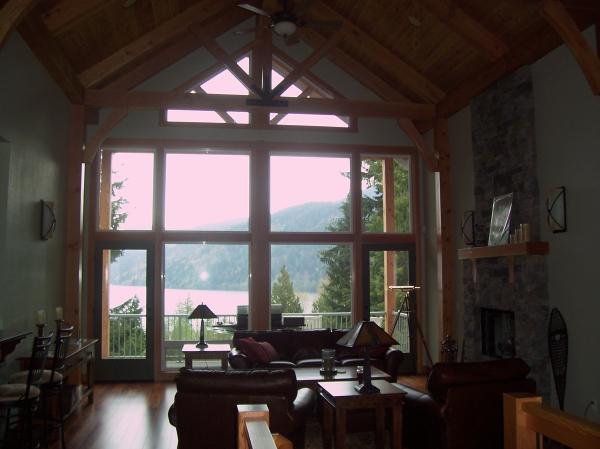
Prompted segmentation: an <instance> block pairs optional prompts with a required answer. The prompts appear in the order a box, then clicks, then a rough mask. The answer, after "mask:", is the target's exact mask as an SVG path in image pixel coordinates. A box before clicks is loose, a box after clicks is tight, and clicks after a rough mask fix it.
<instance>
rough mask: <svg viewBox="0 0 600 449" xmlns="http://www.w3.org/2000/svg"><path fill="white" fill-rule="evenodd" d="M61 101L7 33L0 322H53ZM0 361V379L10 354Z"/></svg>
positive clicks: (0, 106) (0, 88) (1, 67)
mask: <svg viewBox="0 0 600 449" xmlns="http://www.w3.org/2000/svg"><path fill="white" fill-rule="evenodd" d="M68 112H69V105H68V102H67V99H66V98H65V97H64V95H63V94H62V92H61V91H60V89H59V88H58V86H57V85H56V84H55V83H54V81H53V80H52V79H51V78H50V76H49V75H48V74H47V72H46V71H45V69H44V68H43V67H42V66H41V65H40V63H39V62H38V61H37V59H36V58H35V57H34V56H33V54H32V53H31V51H30V50H29V48H28V47H27V45H26V44H25V43H24V42H23V40H22V39H21V37H20V36H19V35H18V34H17V33H14V34H13V35H12V36H11V38H10V39H9V40H8V42H7V43H6V44H5V45H4V47H3V48H1V49H0V176H1V177H2V179H0V189H1V191H0V210H1V212H0V279H1V283H2V284H1V285H2V287H1V288H0V295H1V296H0V298H1V299H0V325H1V327H3V328H4V329H28V330H33V328H34V323H35V321H34V315H35V311H37V310H38V309H45V310H46V314H47V318H48V320H53V319H54V315H55V307H56V306H57V305H59V304H61V303H62V297H63V294H64V257H65V252H64V247H65V218H64V217H65V198H66V179H65V178H66V148H67V138H68V123H69V122H68ZM41 199H44V200H47V201H53V202H54V204H55V212H56V216H57V221H58V225H57V229H56V232H55V234H54V237H53V238H52V239H51V240H48V241H42V240H41V239H40V200H41ZM29 345H30V340H27V342H25V343H21V345H20V346H19V347H18V348H17V351H15V353H13V354H12V355H11V356H10V357H9V358H8V359H7V360H6V361H5V363H3V364H0V380H1V379H2V378H3V377H5V376H6V373H7V372H9V371H12V370H13V369H14V368H15V357H16V356H17V355H19V353H22V352H24V351H29V348H30V346H29Z"/></svg>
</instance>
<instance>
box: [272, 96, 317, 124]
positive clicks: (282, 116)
mask: <svg viewBox="0 0 600 449" xmlns="http://www.w3.org/2000/svg"><path fill="white" fill-rule="evenodd" d="M312 92H313V88H312V87H309V88H307V89H305V90H303V91H302V92H300V95H298V96H297V97H296V98H307V97H308V96H309V95H310V94H311V93H312ZM286 115H287V114H285V113H283V112H280V113H279V114H277V115H276V116H275V117H273V118H272V119H271V120H269V123H270V124H271V125H277V124H278V123H279V122H280V121H281V120H282V119H283V118H284V117H285V116H286Z"/></svg>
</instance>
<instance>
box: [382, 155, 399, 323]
mask: <svg viewBox="0 0 600 449" xmlns="http://www.w3.org/2000/svg"><path fill="white" fill-rule="evenodd" d="M394 195H395V193H394V159H393V158H385V159H384V160H383V232H395V231H396V213H395V212H396V211H395V207H394ZM395 255H396V252H395V251H384V252H383V267H384V272H383V283H384V287H383V290H384V292H385V298H384V311H385V323H384V329H385V330H386V332H392V326H393V325H394V309H395V305H396V292H394V291H393V290H390V289H388V286H390V285H396V264H395Z"/></svg>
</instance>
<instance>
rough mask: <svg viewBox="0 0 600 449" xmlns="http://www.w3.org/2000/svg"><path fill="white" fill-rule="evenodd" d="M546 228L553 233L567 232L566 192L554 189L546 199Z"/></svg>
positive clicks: (562, 188) (561, 189) (563, 189)
mask: <svg viewBox="0 0 600 449" xmlns="http://www.w3.org/2000/svg"><path fill="white" fill-rule="evenodd" d="M546 212H547V220H548V227H549V228H550V230H551V231H552V232H554V233H558V232H566V231H567V191H566V189H565V186H560V187H556V188H555V189H554V190H552V192H550V194H549V195H548V196H547V197H546Z"/></svg>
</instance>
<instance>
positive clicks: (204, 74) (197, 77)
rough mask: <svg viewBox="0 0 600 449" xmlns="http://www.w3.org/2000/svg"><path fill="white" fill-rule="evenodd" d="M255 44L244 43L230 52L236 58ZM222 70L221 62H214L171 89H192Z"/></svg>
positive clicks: (174, 90) (176, 90) (250, 49)
mask: <svg viewBox="0 0 600 449" xmlns="http://www.w3.org/2000/svg"><path fill="white" fill-rule="evenodd" d="M193 38H194V39H195V40H196V41H197V39H196V38H195V37H193ZM255 46H256V43H255V42H251V43H249V44H248V45H244V46H243V47H241V48H240V49H238V50H236V51H235V52H233V53H232V54H231V56H232V57H233V58H235V59H236V60H237V59H238V58H240V57H241V56H243V55H245V54H246V53H248V52H250V51H252V49H253V48H254V47H255ZM222 70H223V64H222V63H221V62H215V63H214V64H213V65H211V66H210V67H208V68H206V69H204V70H202V71H201V72H200V73H196V74H194V76H192V77H190V78H189V79H187V80H185V81H184V82H183V83H181V84H179V86H177V87H176V88H174V89H173V90H172V91H173V92H182V93H183V92H185V91H188V90H190V89H192V88H193V87H195V86H197V85H199V84H203V83H204V82H205V81H208V80H209V79H210V78H212V77H213V76H215V75H217V74H218V73H219V72H221V71H222Z"/></svg>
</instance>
